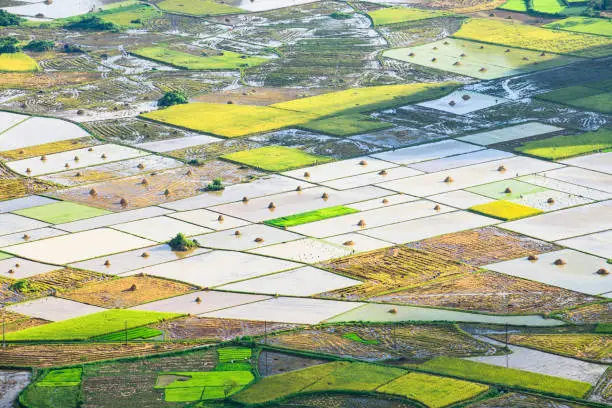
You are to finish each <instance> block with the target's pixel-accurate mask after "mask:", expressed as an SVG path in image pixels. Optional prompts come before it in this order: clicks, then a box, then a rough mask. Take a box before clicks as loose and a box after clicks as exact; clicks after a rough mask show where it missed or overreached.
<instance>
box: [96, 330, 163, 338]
mask: <svg viewBox="0 0 612 408" xmlns="http://www.w3.org/2000/svg"><path fill="white" fill-rule="evenodd" d="M125 334H126V333H125V330H124V331H120V332H116V333H111V334H105V335H103V336H98V337H94V338H93V339H92V340H93V341H124V340H126V335H125ZM162 334H164V332H162V331H161V330H157V329H151V328H148V327H136V328H134V329H129V330H128V331H127V340H144V339H150V338H153V337H157V336H161V335H162Z"/></svg>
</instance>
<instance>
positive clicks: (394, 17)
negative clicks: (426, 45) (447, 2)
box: [368, 7, 451, 26]
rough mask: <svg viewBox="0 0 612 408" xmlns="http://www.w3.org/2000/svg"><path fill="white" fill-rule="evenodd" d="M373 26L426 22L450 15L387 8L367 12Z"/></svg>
mask: <svg viewBox="0 0 612 408" xmlns="http://www.w3.org/2000/svg"><path fill="white" fill-rule="evenodd" d="M368 15H369V16H370V18H372V21H373V22H374V25H376V26H381V25H389V24H398V23H406V22H409V21H419V20H427V19H429V18H436V17H445V16H448V15H451V13H448V12H444V11H436V10H422V9H417V8H408V7H388V8H382V9H378V10H374V11H370V12H368Z"/></svg>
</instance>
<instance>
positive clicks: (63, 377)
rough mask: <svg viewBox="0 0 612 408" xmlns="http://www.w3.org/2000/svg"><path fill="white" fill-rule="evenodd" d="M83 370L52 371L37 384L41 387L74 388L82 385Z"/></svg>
mask: <svg viewBox="0 0 612 408" xmlns="http://www.w3.org/2000/svg"><path fill="white" fill-rule="evenodd" d="M82 375H83V369H82V368H65V369H60V370H51V371H49V372H48V373H47V375H45V376H44V377H43V379H42V380H40V381H38V382H37V383H36V385H37V386H39V387H74V386H77V385H79V384H81V377H82Z"/></svg>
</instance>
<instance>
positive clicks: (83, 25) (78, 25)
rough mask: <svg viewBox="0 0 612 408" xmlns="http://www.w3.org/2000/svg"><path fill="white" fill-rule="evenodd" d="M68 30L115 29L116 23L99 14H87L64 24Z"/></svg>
mask: <svg viewBox="0 0 612 408" xmlns="http://www.w3.org/2000/svg"><path fill="white" fill-rule="evenodd" d="M64 28H65V29H67V30H75V31H76V30H89V31H106V30H113V29H115V25H114V24H113V23H111V22H109V21H104V20H103V19H101V18H100V17H97V16H86V17H83V18H81V19H79V20H76V21H73V22H70V23H67V24H66V25H64Z"/></svg>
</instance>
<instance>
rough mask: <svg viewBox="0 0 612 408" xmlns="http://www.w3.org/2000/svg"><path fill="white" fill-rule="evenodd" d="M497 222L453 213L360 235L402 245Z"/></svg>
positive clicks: (458, 212)
mask: <svg viewBox="0 0 612 408" xmlns="http://www.w3.org/2000/svg"><path fill="white" fill-rule="evenodd" d="M499 222H500V221H498V220H495V219H493V218H489V217H484V216H482V215H478V214H472V213H469V212H465V211H455V212H450V213H446V214H440V215H434V216H431V217H427V218H419V219H416V220H410V221H404V222H400V223H397V224H392V225H386V226H383V227H378V228H373V229H370V230H365V231H363V232H362V234H364V235H367V236H369V237H373V238H377V239H381V240H383V241H387V242H393V243H394V244H402V243H405V242H411V241H418V240H419V239H424V238H430V237H435V236H437V235H442V234H448V233H451V232H457V231H463V230H467V229H472V228H478V227H484V226H487V225H493V224H497V223H499Z"/></svg>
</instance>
